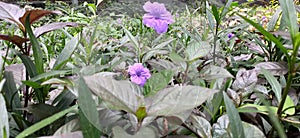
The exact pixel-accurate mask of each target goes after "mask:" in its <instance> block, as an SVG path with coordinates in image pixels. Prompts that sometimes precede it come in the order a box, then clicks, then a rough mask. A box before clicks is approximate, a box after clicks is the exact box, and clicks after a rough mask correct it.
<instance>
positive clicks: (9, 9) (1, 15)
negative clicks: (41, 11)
mask: <svg viewBox="0 0 300 138" xmlns="http://www.w3.org/2000/svg"><path fill="white" fill-rule="evenodd" d="M24 13H25V9H21V8H20V7H18V6H16V5H13V4H8V3H4V2H0V19H2V20H5V21H7V22H10V23H13V24H17V25H18V26H19V28H21V29H22V30H23V29H24V26H23V25H22V23H21V22H20V21H19V18H20V17H22V16H23V15H24Z"/></svg>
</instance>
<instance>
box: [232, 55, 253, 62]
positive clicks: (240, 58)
mask: <svg viewBox="0 0 300 138" xmlns="http://www.w3.org/2000/svg"><path fill="white" fill-rule="evenodd" d="M251 57H252V54H241V55H239V56H235V57H233V59H234V60H235V61H240V60H244V61H247V60H249V59H250V58H251Z"/></svg>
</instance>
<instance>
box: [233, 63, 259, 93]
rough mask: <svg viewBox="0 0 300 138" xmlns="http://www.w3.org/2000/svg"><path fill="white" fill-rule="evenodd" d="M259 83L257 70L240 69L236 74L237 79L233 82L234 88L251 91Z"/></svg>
mask: <svg viewBox="0 0 300 138" xmlns="http://www.w3.org/2000/svg"><path fill="white" fill-rule="evenodd" d="M256 83H257V74H256V71H255V70H246V69H244V68H242V69H240V70H239V71H238V72H237V74H236V80H235V81H234V82H233V84H232V88H233V89H234V90H243V91H245V92H251V91H252V90H253V88H254V87H255V85H256Z"/></svg>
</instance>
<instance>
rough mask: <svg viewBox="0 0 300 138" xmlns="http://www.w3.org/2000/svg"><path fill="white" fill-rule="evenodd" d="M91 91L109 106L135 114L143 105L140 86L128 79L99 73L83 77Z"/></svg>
mask: <svg viewBox="0 0 300 138" xmlns="http://www.w3.org/2000/svg"><path fill="white" fill-rule="evenodd" d="M84 80H85V82H86V84H87V86H88V87H89V88H90V89H91V91H92V92H93V93H94V94H96V95H97V96H99V97H100V98H101V99H102V100H103V101H105V102H106V103H107V104H108V105H109V106H110V107H111V108H113V109H119V110H125V111H127V112H130V113H133V114H135V113H136V111H137V109H138V108H139V107H140V106H141V105H144V103H145V102H144V98H143V96H142V93H143V90H142V87H140V86H138V85H136V84H133V83H131V82H129V81H116V80H114V79H113V78H109V77H103V76H102V75H101V74H100V73H99V74H95V75H93V76H87V77H84Z"/></svg>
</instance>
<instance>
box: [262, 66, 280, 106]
mask: <svg viewBox="0 0 300 138" xmlns="http://www.w3.org/2000/svg"><path fill="white" fill-rule="evenodd" d="M261 71H262V73H263V74H264V76H265V77H266V79H267V81H268V82H269V83H270V85H271V87H272V91H273V92H274V93H275V96H276V98H277V100H278V101H280V100H281V92H282V88H281V85H280V84H279V82H278V81H277V79H276V78H275V77H274V76H273V75H272V74H271V73H270V72H269V71H268V70H266V69H264V68H261Z"/></svg>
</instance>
